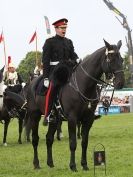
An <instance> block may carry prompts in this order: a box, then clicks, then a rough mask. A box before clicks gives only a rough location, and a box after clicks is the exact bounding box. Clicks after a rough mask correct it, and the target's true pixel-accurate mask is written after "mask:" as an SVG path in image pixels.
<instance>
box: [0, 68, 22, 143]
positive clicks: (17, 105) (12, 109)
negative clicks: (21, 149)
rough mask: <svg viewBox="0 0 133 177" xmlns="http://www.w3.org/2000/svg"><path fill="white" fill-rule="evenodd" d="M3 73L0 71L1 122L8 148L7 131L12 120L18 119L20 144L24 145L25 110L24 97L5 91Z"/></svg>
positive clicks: (4, 141)
mask: <svg viewBox="0 0 133 177" xmlns="http://www.w3.org/2000/svg"><path fill="white" fill-rule="evenodd" d="M3 71H4V69H1V70H0V122H1V123H2V124H3V125H4V136H3V144H4V145H5V146H7V131H8V126H9V123H10V121H11V119H12V118H14V117H16V118H18V124H19V137H18V143H19V144H22V138H21V137H22V136H21V135H22V129H23V119H24V116H25V110H22V109H21V107H22V106H23V104H24V99H23V97H22V96H20V95H18V94H16V93H14V92H11V91H9V90H6V89H5V85H4V82H3Z"/></svg>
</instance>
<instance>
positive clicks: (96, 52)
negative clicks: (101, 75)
mask: <svg viewBox="0 0 133 177" xmlns="http://www.w3.org/2000/svg"><path fill="white" fill-rule="evenodd" d="M103 50H105V47H101V48H99V49H97V50H96V51H95V52H93V53H92V54H88V55H86V56H85V57H84V58H83V63H84V62H86V61H88V60H89V59H90V58H92V59H93V58H95V56H96V55H97V56H98V54H99V53H101V51H103Z"/></svg>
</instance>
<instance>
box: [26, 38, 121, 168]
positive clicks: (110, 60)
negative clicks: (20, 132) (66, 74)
mask: <svg viewBox="0 0 133 177" xmlns="http://www.w3.org/2000/svg"><path fill="white" fill-rule="evenodd" d="M104 42H105V47H103V48H100V49H98V50H97V51H95V52H94V53H92V54H91V55H90V56H87V57H86V58H85V59H84V60H83V61H82V62H81V63H80V64H79V65H78V66H77V67H76V69H75V70H74V71H73V73H72V75H71V77H70V80H69V82H68V83H66V85H64V86H63V87H62V88H61V89H60V92H59V99H60V103H61V105H62V108H63V111H64V114H65V115H66V118H67V121H68V131H69V146H70V152H71V153H70V164H69V166H70V169H71V170H72V171H77V168H76V162H75V151H76V146H77V137H76V125H77V121H81V124H82V142H81V146H82V157H81V165H82V167H83V170H88V169H89V168H88V165H87V147H88V138H89V131H90V128H91V126H92V124H93V122H94V117H95V116H94V112H95V109H96V106H97V103H98V99H99V98H98V97H99V96H98V94H97V89H96V86H97V83H99V82H101V80H100V78H101V76H102V74H103V73H105V75H106V76H107V77H111V76H114V79H113V83H114V88H115V89H121V88H122V87H123V86H124V72H123V66H122V63H123V59H122V57H121V55H120V53H119V49H120V47H121V41H119V42H118V44H117V45H110V44H109V43H108V42H106V41H104ZM35 85H36V80H33V82H32V83H31V85H30V87H29V92H28V98H27V102H28V113H29V116H30V120H31V127H32V145H33V149H34V159H33V164H34V168H35V169H38V168H40V164H39V158H38V143H39V135H38V128H39V121H40V118H41V114H44V97H43V96H39V95H37V94H36V87H35ZM56 126H57V123H52V122H51V123H49V127H48V132H47V134H46V145H47V165H48V166H49V167H54V163H53V157H52V144H53V141H54V134H55V131H56V128H57V127H56Z"/></svg>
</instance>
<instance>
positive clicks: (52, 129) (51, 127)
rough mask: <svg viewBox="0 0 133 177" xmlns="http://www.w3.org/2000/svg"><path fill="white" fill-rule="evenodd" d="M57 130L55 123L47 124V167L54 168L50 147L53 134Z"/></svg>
mask: <svg viewBox="0 0 133 177" xmlns="http://www.w3.org/2000/svg"><path fill="white" fill-rule="evenodd" d="M56 129H57V123H49V127H48V132H47V134H46V145H47V165H48V166H49V167H51V168H52V167H54V163H53V156H52V145H53V141H54V134H55V132H56Z"/></svg>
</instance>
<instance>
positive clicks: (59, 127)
mask: <svg viewBox="0 0 133 177" xmlns="http://www.w3.org/2000/svg"><path fill="white" fill-rule="evenodd" d="M61 126H62V120H59V121H58V123H57V140H59V141H60V140H61V133H62V129H61Z"/></svg>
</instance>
